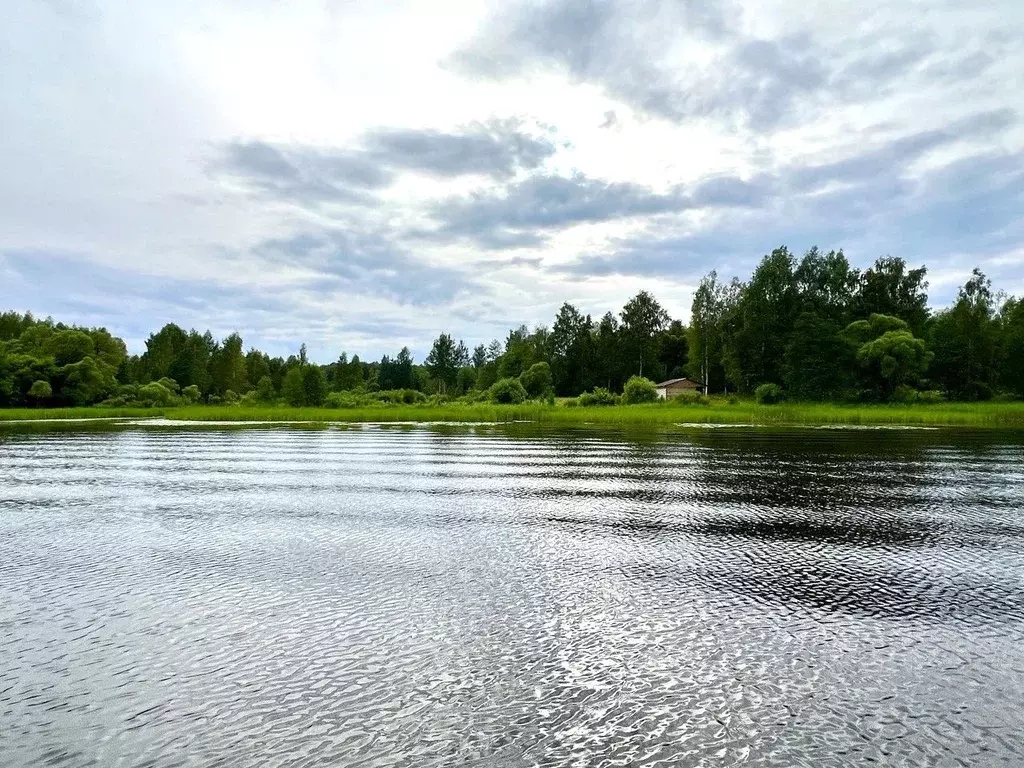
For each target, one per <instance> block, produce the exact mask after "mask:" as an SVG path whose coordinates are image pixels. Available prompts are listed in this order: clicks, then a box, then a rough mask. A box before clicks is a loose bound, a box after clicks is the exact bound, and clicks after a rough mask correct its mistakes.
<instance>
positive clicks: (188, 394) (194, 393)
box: [181, 384, 203, 405]
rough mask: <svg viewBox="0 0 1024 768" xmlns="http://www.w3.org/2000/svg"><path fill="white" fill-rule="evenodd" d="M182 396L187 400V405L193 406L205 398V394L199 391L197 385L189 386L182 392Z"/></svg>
mask: <svg viewBox="0 0 1024 768" xmlns="http://www.w3.org/2000/svg"><path fill="white" fill-rule="evenodd" d="M181 396H182V397H183V398H184V399H185V402H186V403H188V404H189V405H192V404H193V403H198V402H199V398H200V397H202V396H203V393H202V392H200V391H199V387H197V386H196V385H195V384H189V385H188V386H187V387H185V388H184V389H183V390H181Z"/></svg>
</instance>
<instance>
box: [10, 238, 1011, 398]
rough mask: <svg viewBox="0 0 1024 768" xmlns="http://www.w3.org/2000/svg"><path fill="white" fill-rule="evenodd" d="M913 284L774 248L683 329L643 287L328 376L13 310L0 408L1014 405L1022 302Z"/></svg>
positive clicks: (229, 349)
mask: <svg viewBox="0 0 1024 768" xmlns="http://www.w3.org/2000/svg"><path fill="white" fill-rule="evenodd" d="M926 274H927V270H926V268H925V267H923V266H922V267H918V268H910V267H909V266H908V265H907V264H906V262H905V261H904V260H902V259H899V258H893V257H888V256H887V257H884V258H880V259H878V260H877V261H876V262H875V263H874V264H873V265H872V266H871V267H870V268H868V269H866V270H863V271H861V270H858V269H856V268H854V267H852V266H851V265H850V264H849V262H848V260H847V258H846V256H845V255H844V254H843V252H842V251H841V250H840V251H829V252H828V253H823V252H821V251H819V250H818V249H817V248H812V249H811V250H809V251H808V252H807V253H805V254H804V255H803V256H802V257H801V258H799V259H798V258H797V257H796V256H794V255H793V254H791V253H790V252H789V251H788V250H787V249H786V248H784V247H783V248H778V249H776V250H774V251H772V252H771V253H770V254H768V255H766V256H765V257H764V258H763V259H762V260H761V262H760V264H759V265H758V267H757V269H756V270H755V271H754V273H753V275H751V277H750V278H749V279H748V280H747V281H745V282H744V281H740V280H739V279H738V278H733V279H732V280H730V281H724V280H721V279H719V277H718V275H717V274H716V273H715V272H710V273H709V274H708V275H706V276H705V277H704V278H703V279H702V280H701V282H700V285H699V286H698V288H697V290H696V291H695V293H694V296H693V305H692V311H691V317H690V323H689V326H686V325H684V324H683V323H682V322H681V321H679V320H677V319H672V318H671V317H670V316H669V314H668V312H667V311H666V310H665V309H664V308H663V307H662V306H661V304H660V303H659V302H658V301H657V300H656V299H655V298H654V297H653V296H652V295H651V294H650V293H648V292H646V291H641V292H640V293H638V294H637V295H636V296H634V297H633V298H631V299H630V300H629V301H628V302H627V303H626V304H625V306H624V307H623V308H622V309H621V310H620V311H619V312H618V313H617V314H614V313H612V312H606V313H605V314H604V315H602V316H601V317H600V318H596V319H595V318H594V317H593V316H591V315H589V314H583V312H581V311H580V309H578V308H577V307H575V306H574V305H572V304H570V303H565V304H563V305H562V307H561V308H560V309H559V310H558V313H557V314H556V316H555V318H554V320H553V322H552V323H551V325H550V327H549V326H545V325H541V326H537V327H535V328H533V329H532V330H531V329H529V328H528V327H526V326H520V327H518V328H515V329H513V330H511V331H510V332H509V333H508V335H507V336H506V337H505V339H504V340H498V339H495V340H493V341H491V342H490V343H489V344H479V345H477V346H475V347H474V348H473V349H472V350H470V348H469V347H468V346H467V345H466V344H465V343H464V342H463V341H461V340H456V339H454V338H453V337H452V336H451V335H449V334H447V333H441V334H439V335H438V337H437V338H436V339H435V340H434V342H433V345H432V347H431V349H430V352H429V354H428V355H427V356H426V358H425V359H424V360H423V361H422V363H418V364H417V363H416V362H415V361H414V360H413V357H412V354H411V353H410V351H409V349H408V347H403V348H402V349H401V350H400V351H399V352H398V353H397V354H395V355H394V356H390V355H384V356H383V357H382V358H381V359H380V360H379V361H377V360H374V361H363V360H360V358H359V356H358V355H355V354H353V355H352V356H351V357H349V356H348V354H347V353H344V352H343V353H342V354H341V355H340V356H339V358H338V359H337V360H336V361H335V362H332V363H329V364H326V365H322V364H316V363H312V362H310V361H309V360H308V359H307V355H306V346H305V344H303V345H301V346H300V348H299V350H298V352H297V354H295V355H290V356H288V357H280V356H278V357H271V356H269V355H267V354H265V353H264V352H261V351H259V350H257V349H255V348H250V349H249V350H248V351H246V350H245V348H244V344H243V340H242V338H241V336H240V335H239V334H237V333H233V334H231V335H229V336H227V337H226V338H224V339H221V340H217V339H215V338H214V336H213V335H212V334H211V333H210V332H209V331H206V332H202V333H200V332H199V331H197V330H194V329H193V330H189V331H186V330H184V329H183V328H182V327H180V326H178V325H175V324H168V325H165V326H164V327H163V328H161V329H160V330H159V331H157V332H156V333H153V334H151V335H150V337H149V338H148V339H147V340H146V350H145V352H143V353H142V354H140V355H129V354H128V353H127V349H126V347H125V344H124V342H123V341H122V340H121V339H119V338H117V337H115V336H113V335H111V334H110V333H109V332H108V331H107V330H106V329H103V328H82V327H78V326H74V325H66V324H64V323H59V322H55V321H54V320H52V319H50V318H47V319H44V320H40V319H36V318H35V317H33V316H32V315H31V313H25V314H21V313H18V312H13V311H12V312H5V313H3V314H0V405H3V406H24V405H90V404H95V403H104V404H108V405H131V404H142V405H169V404H174V403H196V402H204V403H232V402H237V401H239V400H244V401H246V402H287V403H289V404H292V405H322V404H324V403H325V402H329V401H330V399H331V398H332V397H335V399H337V398H338V397H345V396H347V395H346V394H345V393H349V394H351V396H357V395H360V394H366V393H378V397H379V399H392V400H395V399H398V400H401V401H404V402H415V401H418V400H422V399H423V398H424V397H425V396H427V395H429V396H433V397H435V398H437V399H451V398H460V397H461V398H466V399H481V398H482V397H484V396H486V394H487V393H489V394H490V395H491V396H492V397H493V399H497V400H499V401H518V400H521V399H523V398H524V397H546V398H549V399H550V398H552V397H554V396H556V395H557V396H576V395H580V394H581V393H584V392H591V391H594V390H595V389H598V390H599V391H601V392H604V391H605V390H607V391H608V392H612V393H614V392H621V391H622V390H623V388H624V386H625V384H626V382H627V381H628V380H629V379H630V378H631V377H634V376H638V377H643V378H647V379H651V380H654V381H658V380H661V379H663V378H673V377H682V376H688V377H689V378H691V379H693V380H694V381H696V382H698V383H699V384H700V385H701V386H702V387H703V388H704V389H705V391H706V392H708V393H738V394H753V393H755V391H757V390H758V388H759V387H765V386H768V387H771V388H774V391H775V392H776V393H784V394H785V396H788V397H791V398H794V399H804V400H840V399H841V400H865V401H872V400H874V401H884V400H893V399H897V400H902V401H909V400H915V399H928V398H939V397H945V398H950V399H958V400H981V399H987V398H989V397H992V396H993V395H994V394H997V393H1005V394H1008V395H1012V396H1022V395H1024V300H1020V299H1016V298H1013V297H1008V296H1006V295H1005V294H1002V293H1000V292H996V291H994V290H993V288H992V285H991V282H990V281H989V280H988V279H987V278H986V277H985V275H984V274H982V273H981V272H980V271H979V270H977V269H975V270H974V271H973V273H972V274H971V277H970V278H969V279H968V281H967V282H966V283H965V284H964V285H963V286H962V287H961V288H960V290H959V293H958V295H957V298H956V301H955V302H954V303H953V305H952V306H950V307H947V308H945V309H942V310H940V311H938V312H931V311H930V310H929V307H928V295H927V287H928V283H927V281H926V279H925V278H926ZM338 393H341V394H340V395H339V394H338ZM379 393H384V394H379ZM387 393H399V394H391V395H388V394H387Z"/></svg>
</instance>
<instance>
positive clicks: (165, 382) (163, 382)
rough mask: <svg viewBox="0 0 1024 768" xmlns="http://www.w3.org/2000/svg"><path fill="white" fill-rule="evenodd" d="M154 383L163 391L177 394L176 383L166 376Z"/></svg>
mask: <svg viewBox="0 0 1024 768" xmlns="http://www.w3.org/2000/svg"><path fill="white" fill-rule="evenodd" d="M156 383H157V384H159V385H160V386H161V387H163V388H164V389H169V390H170V391H171V392H173V393H175V394H177V392H178V382H176V381H175V380H174V379H171V378H168V377H167V376H164V377H163V378H162V379H159V380H158V381H157V382H156Z"/></svg>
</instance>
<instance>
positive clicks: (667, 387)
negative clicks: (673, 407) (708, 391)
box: [655, 378, 704, 400]
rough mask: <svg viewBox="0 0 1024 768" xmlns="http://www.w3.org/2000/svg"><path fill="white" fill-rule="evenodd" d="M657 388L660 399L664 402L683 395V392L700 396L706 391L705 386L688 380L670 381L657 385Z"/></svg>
mask: <svg viewBox="0 0 1024 768" xmlns="http://www.w3.org/2000/svg"><path fill="white" fill-rule="evenodd" d="M655 386H656V387H657V388H658V397H660V398H661V399H662V400H668V399H669V398H672V397H675V396H676V395H681V394H683V392H695V393H698V394H699V393H701V392H703V391H704V386H703V385H701V384H698V383H697V382H696V381H692V380H691V379H687V378H682V379H669V380H668V381H663V382H661V384H655Z"/></svg>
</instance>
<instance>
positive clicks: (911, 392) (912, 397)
mask: <svg viewBox="0 0 1024 768" xmlns="http://www.w3.org/2000/svg"><path fill="white" fill-rule="evenodd" d="M917 398H918V392H917V390H916V389H914V388H913V387H908V386H907V385H906V384H900V385H899V386H898V387H896V389H894V390H893V393H892V397H891V398H890V399H891V400H892V401H893V402H894V403H916V402H917Z"/></svg>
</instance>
